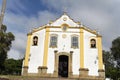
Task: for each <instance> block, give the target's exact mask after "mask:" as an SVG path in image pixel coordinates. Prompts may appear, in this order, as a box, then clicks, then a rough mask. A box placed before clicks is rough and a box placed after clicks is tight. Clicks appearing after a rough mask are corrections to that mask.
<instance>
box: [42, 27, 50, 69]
mask: <svg viewBox="0 0 120 80" xmlns="http://www.w3.org/2000/svg"><path fill="white" fill-rule="evenodd" d="M49 31H50V28H46V33H45V41H44V57H43V66H45V67H47V58H48V46H49V45H48V41H49Z"/></svg>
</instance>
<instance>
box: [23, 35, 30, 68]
mask: <svg viewBox="0 0 120 80" xmlns="http://www.w3.org/2000/svg"><path fill="white" fill-rule="evenodd" d="M31 35H32V34H31V33H29V34H28V35H27V36H28V39H27V46H26V53H25V60H24V66H28V61H29V55H30V46H31Z"/></svg>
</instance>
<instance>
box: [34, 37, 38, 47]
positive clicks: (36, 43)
mask: <svg viewBox="0 0 120 80" xmlns="http://www.w3.org/2000/svg"><path fill="white" fill-rule="evenodd" d="M33 45H34V46H36V45H38V37H37V36H34V37H33Z"/></svg>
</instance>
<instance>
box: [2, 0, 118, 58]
mask: <svg viewBox="0 0 120 80" xmlns="http://www.w3.org/2000/svg"><path fill="white" fill-rule="evenodd" d="M1 4H2V0H0V9H1ZM64 10H65V11H66V12H67V14H68V15H69V16H70V17H71V18H72V19H74V20H75V21H80V22H82V23H83V24H84V25H85V26H87V27H89V28H91V29H95V30H97V31H99V32H100V34H101V35H102V36H103V49H104V50H109V48H110V47H111V42H112V40H113V39H115V38H117V37H118V36H120V24H119V23H120V0H7V7H6V12H5V17H4V22H3V23H4V24H5V25H7V27H8V31H10V32H12V33H14V35H15V37H16V38H15V41H14V42H13V44H12V48H11V50H10V51H9V52H8V57H9V58H15V59H18V58H22V57H23V56H24V53H25V48H26V40H27V33H28V32H29V31H30V30H31V29H32V28H35V27H40V26H42V25H44V24H47V23H48V22H49V21H50V20H56V18H59V17H60V16H61V15H62V14H63V11H64Z"/></svg>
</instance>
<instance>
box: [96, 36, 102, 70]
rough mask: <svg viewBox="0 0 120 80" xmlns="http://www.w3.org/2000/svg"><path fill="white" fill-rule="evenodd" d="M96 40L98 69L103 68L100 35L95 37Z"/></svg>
mask: <svg viewBox="0 0 120 80" xmlns="http://www.w3.org/2000/svg"><path fill="white" fill-rule="evenodd" d="M97 41H98V64H99V69H103V60H102V59H103V57H102V40H101V36H98V37H97Z"/></svg>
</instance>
